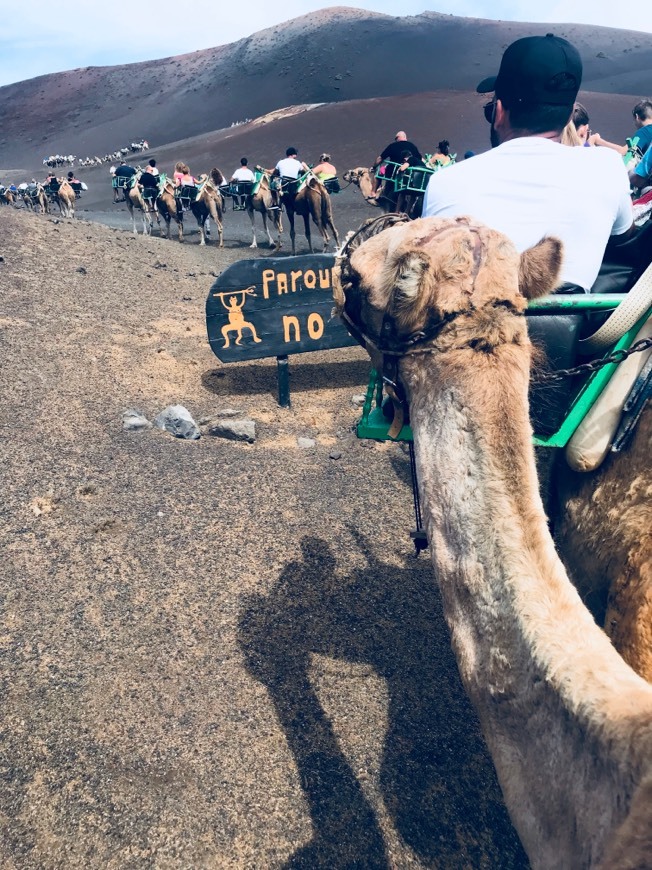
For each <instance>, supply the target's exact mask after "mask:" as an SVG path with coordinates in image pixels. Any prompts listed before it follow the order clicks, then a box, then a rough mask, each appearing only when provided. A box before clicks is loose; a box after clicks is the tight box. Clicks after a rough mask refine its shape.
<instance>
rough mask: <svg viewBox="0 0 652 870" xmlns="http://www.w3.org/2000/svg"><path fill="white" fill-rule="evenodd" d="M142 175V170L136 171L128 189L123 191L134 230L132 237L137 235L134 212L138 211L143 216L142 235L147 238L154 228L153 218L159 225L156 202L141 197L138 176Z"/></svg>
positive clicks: (141, 192)
mask: <svg viewBox="0 0 652 870" xmlns="http://www.w3.org/2000/svg"><path fill="white" fill-rule="evenodd" d="M141 175H142V170H140V169H139V170H138V172H137V173H136V174H135V175H133V176H132V177H131V179H130V181H129V187H128V188H127V190H125V193H126V202H127V208H128V209H129V214H130V216H131V223H132V226H133V229H134V235H136V236H137V235H138V230H137V229H136V210H138V211H140V212H141V213H142V215H143V235H144V236H149V235H151V234H152V227H153V226H154V217H155V216H156V220H157V222H158V223H159V225H160V221H159V217H158V212H157V210H156V201H155V200H152V199H150V198H149V197H145V196H143V191H142V189H141V187H140V185H139V184H138V181H139V179H140V176H141Z"/></svg>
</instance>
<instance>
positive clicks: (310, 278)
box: [303, 269, 317, 290]
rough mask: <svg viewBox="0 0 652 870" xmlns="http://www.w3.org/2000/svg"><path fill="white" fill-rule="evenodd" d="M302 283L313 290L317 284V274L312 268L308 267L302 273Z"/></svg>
mask: <svg viewBox="0 0 652 870" xmlns="http://www.w3.org/2000/svg"><path fill="white" fill-rule="evenodd" d="M303 283H304V284H305V285H306V287H307V288H308V290H314V289H315V287H316V286H317V276H316V275H315V273H314V272H313V271H312V269H308V271H307V272H305V273H304V276H303Z"/></svg>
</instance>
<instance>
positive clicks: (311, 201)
mask: <svg viewBox="0 0 652 870" xmlns="http://www.w3.org/2000/svg"><path fill="white" fill-rule="evenodd" d="M296 188H297V185H296V183H294V182H289V183H287V182H286V186H285V187H284V188H283V189H282V191H281V202H282V203H283V205H284V206H285V211H286V214H287V216H288V221H289V224H290V239H291V240H292V253H293V254H295V253H296V247H295V237H296V233H295V230H294V216H295V214H298V215H301V217H303V225H304V232H305V235H306V238H307V239H308V246H309V248H310V252H311V253H312V251H313V247H312V238H311V236H310V219H311V218H312V221H313V223H314V224H315V226H316V227H317V229H318V230H319V232H320V233H321V237H322V240H323V242H324V247H323V250H324V251H327V250H328V244H329V242H330V238H329V236H328V230H329V228H330V230H331V232H332V233H333V237H334V239H335V246H336V247H337V246H339V243H340V239H339V236H338V234H337V230H336V229H335V224H334V223H333V211H332V208H331V198H330V196H329V193H328V191H327V190H326V188H325V187H324V185H323V184H322V183H321V181H319V179H318V178H317V177H316V176H312V177H310V178H309V179H308V181H307V183H306V184H305V185H304V186H303V187H302V188H301V190H299V192H298V193H297V190H296Z"/></svg>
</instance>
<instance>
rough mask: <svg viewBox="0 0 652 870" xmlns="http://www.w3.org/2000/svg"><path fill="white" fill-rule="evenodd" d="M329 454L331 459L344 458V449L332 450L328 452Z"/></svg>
mask: <svg viewBox="0 0 652 870" xmlns="http://www.w3.org/2000/svg"><path fill="white" fill-rule="evenodd" d="M328 456H329V458H330V459H341V458H342V451H341V450H331V452H330V453H329V454H328Z"/></svg>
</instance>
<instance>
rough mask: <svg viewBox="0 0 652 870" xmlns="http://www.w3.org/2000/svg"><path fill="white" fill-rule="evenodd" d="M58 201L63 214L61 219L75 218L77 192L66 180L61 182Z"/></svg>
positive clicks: (57, 194)
mask: <svg viewBox="0 0 652 870" xmlns="http://www.w3.org/2000/svg"><path fill="white" fill-rule="evenodd" d="M56 199H57V202H58V203H59V211H60V212H61V217H67V218H74V217H75V191H74V190H73V189H72V187H71V186H70V185H69V184H68V182H67V181H66V180H65V179H63V180H61V181H60V182H59V189H58V190H57V193H56Z"/></svg>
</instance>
